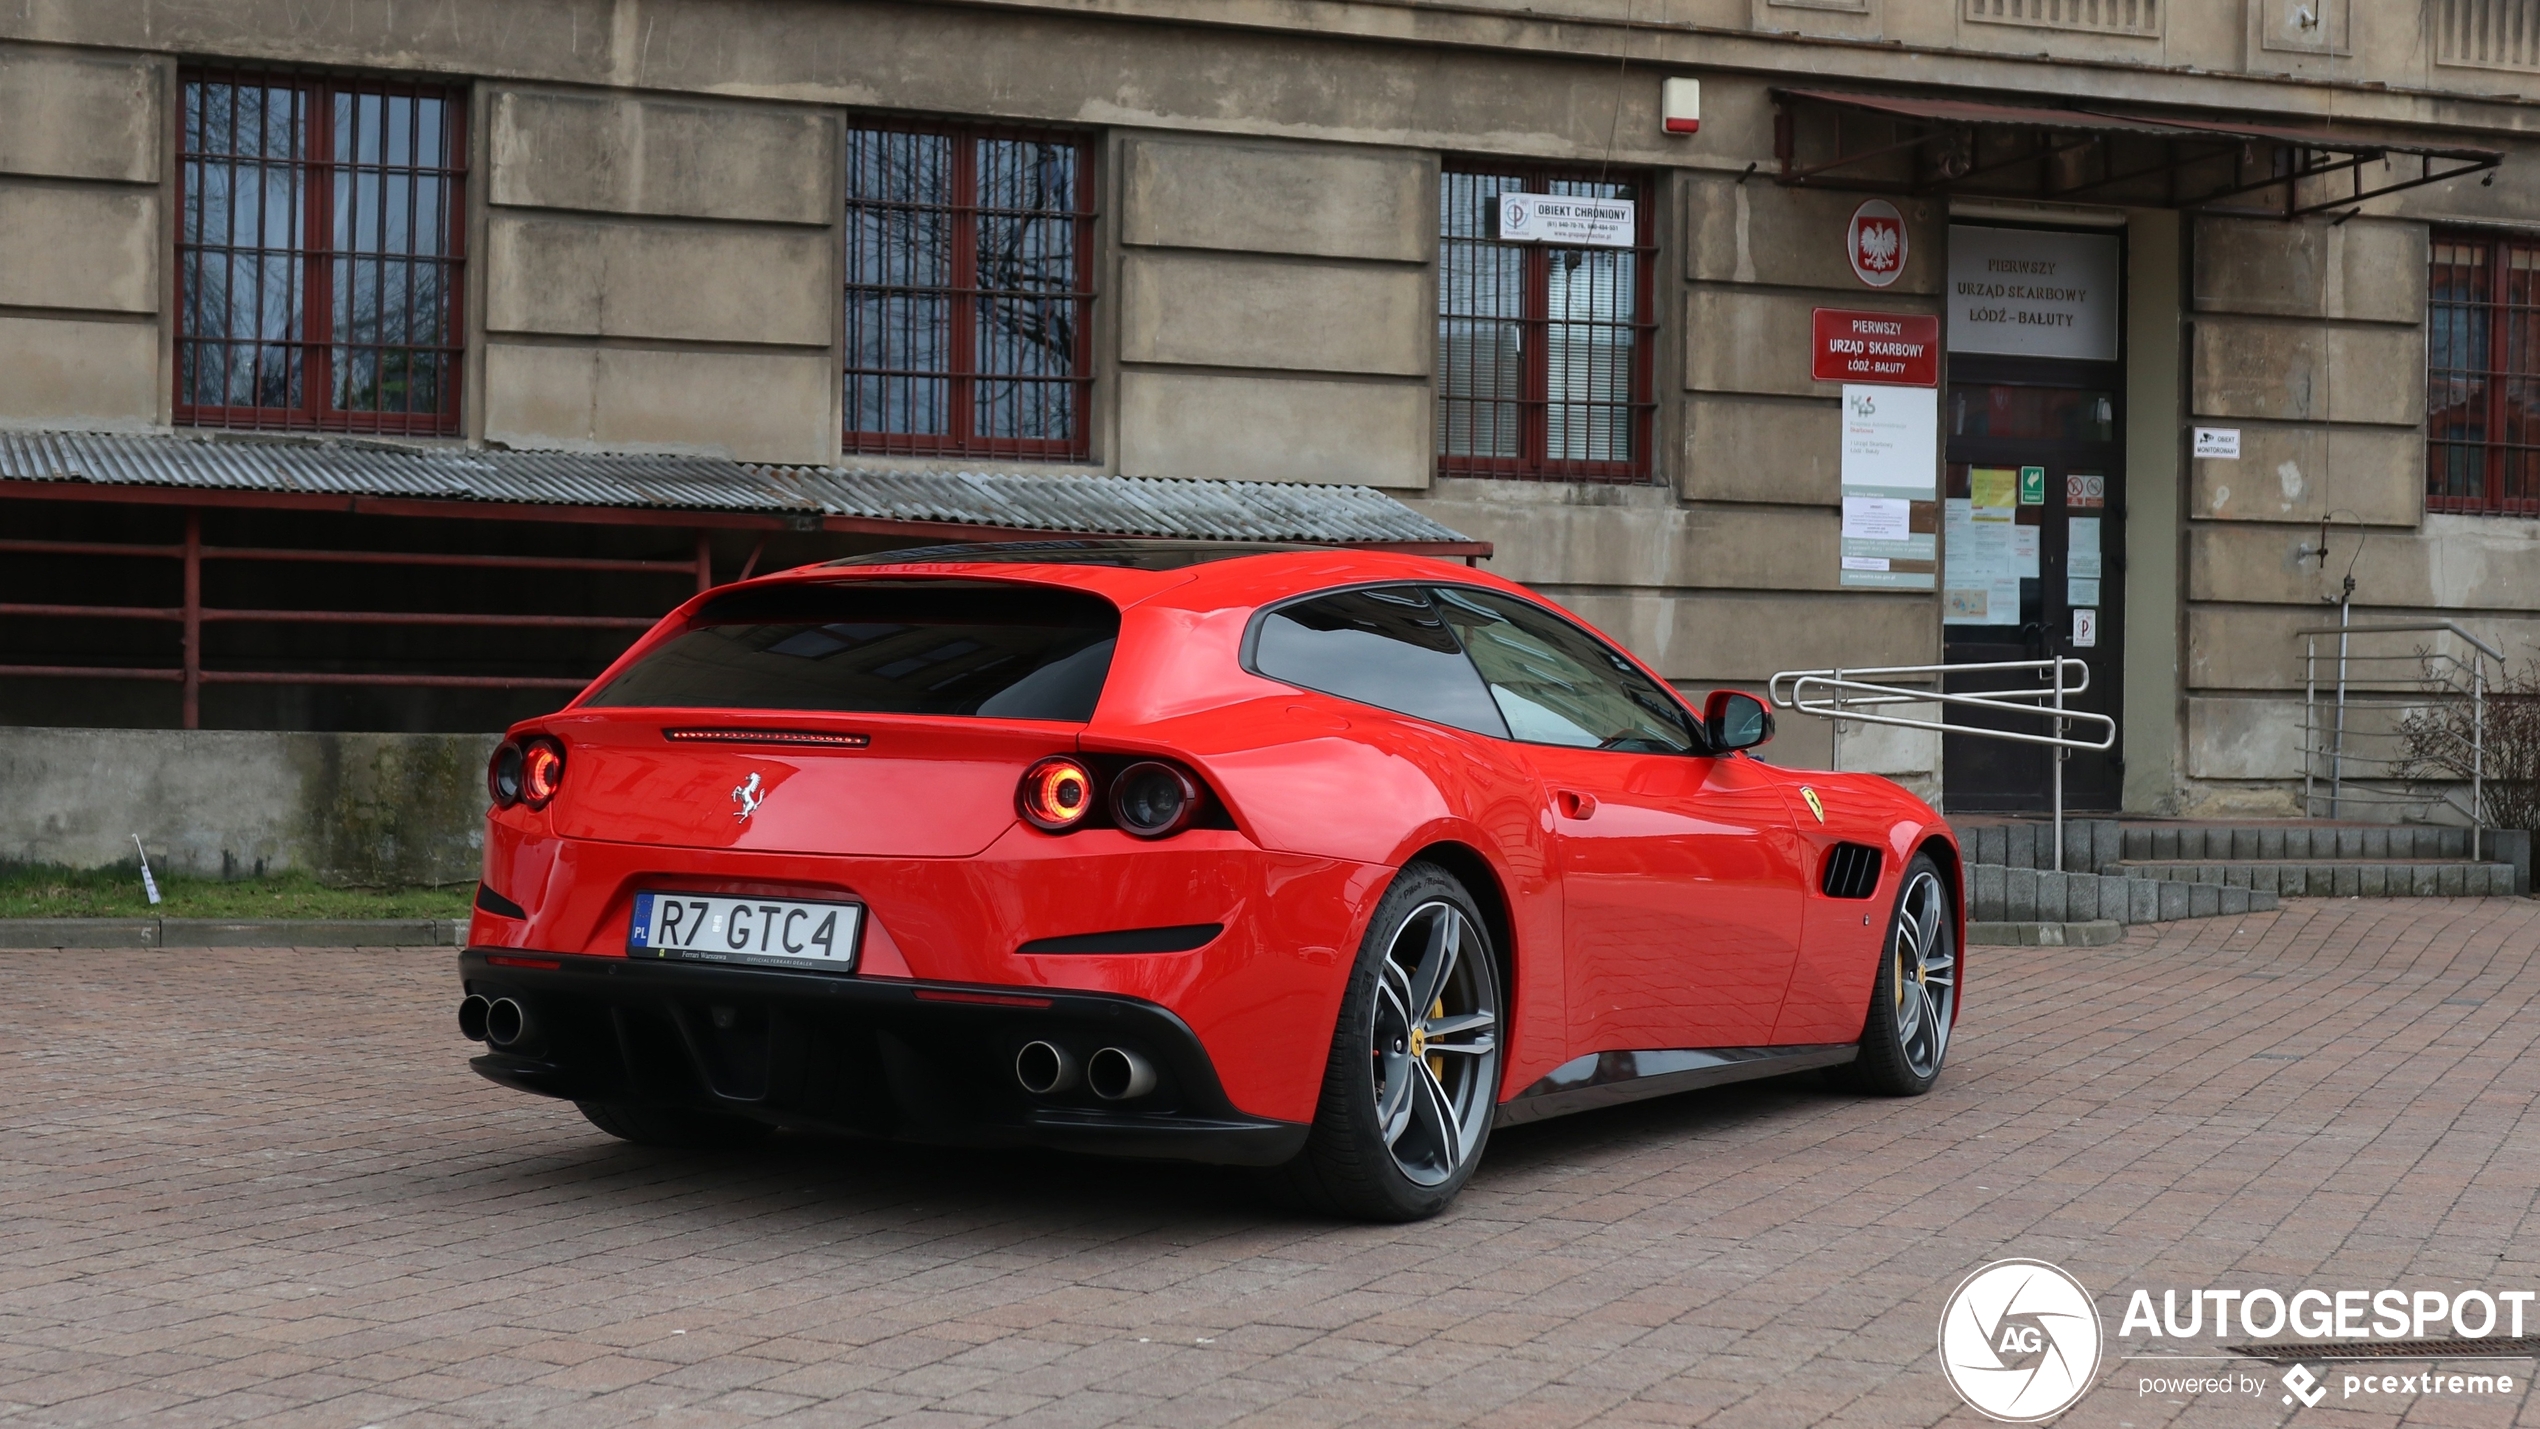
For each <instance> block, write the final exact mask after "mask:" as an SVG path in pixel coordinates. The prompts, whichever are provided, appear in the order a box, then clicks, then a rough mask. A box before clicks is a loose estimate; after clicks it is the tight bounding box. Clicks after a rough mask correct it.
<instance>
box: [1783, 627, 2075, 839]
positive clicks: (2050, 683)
mask: <svg viewBox="0 0 2540 1429" xmlns="http://www.w3.org/2000/svg"><path fill="white" fill-rule="evenodd" d="M2021 671H2027V672H2028V673H2030V674H2033V675H2035V676H2037V677H2038V679H2039V681H2040V683H2039V684H2038V685H2037V686H2036V687H2035V688H2032V689H2020V688H2014V689H2008V690H1983V691H1977V692H1972V693H1964V692H1962V693H1954V694H1953V693H1951V692H1949V691H1948V690H1946V689H1945V688H1943V684H1944V682H1945V681H1946V680H1947V679H1948V678H1949V677H1950V676H1952V675H1977V674H1993V675H2005V674H2017V673H2019V672H2021ZM1900 680H1906V681H1929V684H1928V686H1918V685H1912V684H1899V683H1896V682H1897V681H1900ZM2089 688H2090V666H2089V664H2088V663H2087V662H2085V661H2082V660H2077V659H2075V658H2073V657H2072V656H2070V655H2066V656H2062V657H2060V658H2056V659H2048V660H1995V661H1989V662H1979V663H1976V664H1970V665H1878V666H1872V667H1870V668H1867V669H1832V670H1783V671H1781V672H1780V673H1778V674H1776V675H1774V676H1773V678H1772V680H1771V682H1770V683H1768V684H1767V685H1766V686H1765V689H1766V690H1767V692H1768V693H1769V694H1770V695H1771V696H1772V701H1773V703H1774V704H1776V705H1779V706H1780V707H1781V708H1783V709H1786V710H1794V711H1796V712H1798V713H1800V714H1808V715H1815V716H1817V717H1819V718H1820V719H1830V720H1834V721H1836V724H1835V762H1836V765H1837V767H1841V764H1842V757H1843V745H1842V738H1843V733H1842V731H1843V725H1842V721H1844V720H1855V721H1858V722H1860V723H1862V724H1884V725H1893V726H1895V727H1897V728H1899V729H1927V730H1932V731H1935V732H1937V733H1940V734H1944V735H1947V734H1963V735H1971V736H1973V737H1975V738H1977V739H2000V740H2008V741H2010V742H2012V743H2015V744H2041V745H2045V746H2047V747H2049V748H2051V749H2053V750H2054V751H2055V757H2054V759H2053V760H2052V761H2050V762H2051V763H2052V764H2053V766H2054V801H2055V867H2056V868H2057V869H2058V870H2060V869H2062V868H2063V866H2064V761H2065V760H2066V759H2069V758H2071V757H2072V752H2073V751H2074V750H2076V749H2087V750H2092V751H2099V750H2105V749H2107V748H2109V747H2110V746H2112V745H2114V744H2115V743H2116V742H2117V722H2116V720H2114V719H2112V718H2110V717H2109V716H2107V715H2103V714H2094V713H2092V712H2091V711H2089V710H2076V709H2067V708H2065V707H2064V699H2065V697H2066V696H2068V695H2076V694H2079V693H2081V692H2082V691H2084V690H2087V689H2089ZM1897 705H1937V706H1940V714H1939V716H1938V717H1937V718H1932V719H1922V718H1916V717H1913V716H1910V715H1904V714H1888V713H1881V712H1880V711H1883V710H1887V709H1892V708H1893V707H1895V706H1897ZM1953 706H1954V707H1957V708H1961V709H1981V710H1986V711H1990V712H1991V713H1994V714H1997V715H2009V716H2012V717H2014V718H2023V717H2025V718H2032V719H2036V720H2038V721H2040V722H2041V723H2043V724H2044V725H2045V728H2044V729H2043V730H2040V731H2035V732H2032V731H2027V730H2018V729H1988V728H1985V727H1983V726H1980V725H1970V724H1951V723H1950V722H1949V711H1950V708H1951V707H1953ZM2093 728H2095V729H2096V730H2097V731H2098V737H2097V738H2096V739H2091V738H2087V737H2082V736H2081V734H2080V731H2083V730H2088V729H2093Z"/></svg>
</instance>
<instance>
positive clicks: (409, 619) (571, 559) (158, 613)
mask: <svg viewBox="0 0 2540 1429" xmlns="http://www.w3.org/2000/svg"><path fill="white" fill-rule="evenodd" d="M202 531H203V527H202V514H201V513H200V512H199V511H196V510H191V509H189V510H188V511H187V512H186V513H185V536H184V539H183V540H182V541H179V542H178V543H176V544H174V545H152V544H143V543H135V542H108V541H57V540H14V539H10V540H0V553H20V554H29V555H38V554H40V555H86V556H123V557H133V556H140V557H161V558H167V559H172V560H178V561H182V562H183V563H184V597H183V601H182V603H181V604H178V605H173V606H144V605H57V604H45V603H37V602H12V603H0V618H5V617H19V618H26V619H50V620H60V619H79V620H142V621H163V622H168V623H172V624H177V625H180V626H182V627H183V629H184V639H183V641H182V642H181V646H180V649H181V654H180V656H179V661H178V663H177V664H176V665H174V666H109V665H33V664H18V665H10V664H0V679H6V678H8V677H10V676H19V677H23V678H29V679H91V680H141V681H162V682H168V683H174V684H179V685H182V686H183V687H184V689H183V696H182V705H181V708H182V721H181V722H182V727H183V728H186V729H198V728H200V727H201V726H202V688H203V686H205V685H370V686H381V687H390V686H395V687H426V688H440V689H489V690H490V689H505V690H511V689H546V690H578V689H581V688H582V687H583V686H585V685H587V684H589V683H590V682H591V679H590V677H589V676H578V677H577V676H556V675H466V674H430V673H423V672H402V671H393V670H379V671H333V670H250V669H211V668H206V667H205V665H204V663H203V627H204V626H205V625H207V624H220V623H224V622H236V623H251V624H301V625H309V624H316V625H380V626H426V625H437V626H461V627H468V628H475V629H485V630H519V629H546V630H568V629H585V630H589V629H615V630H627V631H641V630H648V629H650V628H651V627H652V626H653V625H654V623H655V622H656V621H658V620H659V619H660V617H659V616H649V615H645V616H638V615H539V614H527V613H498V612H475V611H420V610H415V611H409V610H319V609H310V610H242V609H233V608H226V607H216V606H206V605H205V604H203V565H204V563H205V562H208V561H282V562H302V563H312V564H327V565H356V566H439V567H462V568H482V569H511V570H543V571H583V572H593V573H596V572H600V571H631V572H653V573H658V574H661V575H675V576H678V577H680V578H682V579H683V580H693V582H694V584H695V588H696V590H698V591H700V592H702V591H705V590H709V589H711V588H712V587H713V585H714V566H713V546H712V544H711V543H710V542H709V540H708V539H707V537H706V534H705V533H704V532H702V531H700V532H698V533H697V538H696V540H697V544H696V557H695V559H693V560H685V561H679V560H639V559H632V558H607V557H591V556H503V555H472V554H467V553H462V552H436V551H355V550H304V549H291V548H274V547H262V546H212V545H205V544H204V542H203V536H202ZM756 559H757V558H756V556H755V554H754V555H753V556H752V560H753V562H755V560H756ZM746 574H747V572H746V571H745V572H744V575H746Z"/></svg>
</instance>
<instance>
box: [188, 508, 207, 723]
mask: <svg viewBox="0 0 2540 1429" xmlns="http://www.w3.org/2000/svg"><path fill="white" fill-rule="evenodd" d="M184 552H185V664H184V670H185V701H184V703H185V715H184V721H185V722H184V728H186V729H201V728H202V727H203V513H202V512H201V511H199V510H197V509H196V508H194V507H191V506H189V507H187V508H185V548H184Z"/></svg>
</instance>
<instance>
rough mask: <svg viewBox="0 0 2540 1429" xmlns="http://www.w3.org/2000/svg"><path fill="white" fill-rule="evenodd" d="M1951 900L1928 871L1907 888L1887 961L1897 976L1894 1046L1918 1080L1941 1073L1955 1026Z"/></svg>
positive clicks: (1955, 964)
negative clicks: (1950, 923) (1899, 1049)
mask: <svg viewBox="0 0 2540 1429" xmlns="http://www.w3.org/2000/svg"><path fill="white" fill-rule="evenodd" d="M1949 931H1950V929H1949V896H1948V894H1946V893H1945V892H1943V891H1942V890H1941V887H1940V880H1939V878H1937V877H1935V876H1934V875H1933V874H1931V873H1930V872H1928V871H1925V872H1920V873H1917V874H1916V875H1915V876H1914V880H1913V882H1911V883H1909V884H1907V885H1906V888H1905V897H1904V899H1903V901H1902V902H1901V903H1900V904H1899V905H1898V908H1897V916H1896V934H1895V939H1894V945H1893V947H1892V949H1891V951H1890V954H1889V956H1890V957H1891V958H1892V959H1893V960H1894V961H1895V965H1896V966H1895V973H1896V1041H1897V1044H1898V1046H1899V1047H1900V1048H1902V1050H1903V1051H1904V1053H1905V1064H1906V1066H1907V1067H1909V1068H1910V1069H1912V1071H1913V1073H1914V1075H1915V1076H1917V1077H1921V1078H1929V1077H1931V1076H1932V1075H1934V1074H1935V1073H1937V1072H1939V1070H1940V1059H1941V1057H1942V1056H1943V1055H1945V1054H1946V1053H1947V1052H1948V1050H1949V1030H1950V1028H1951V1027H1952V1026H1953V1025H1955V1023H1956V1022H1957V1011H1958V955H1957V953H1956V951H1955V950H1954V949H1952V948H1951V947H1950V945H1949Z"/></svg>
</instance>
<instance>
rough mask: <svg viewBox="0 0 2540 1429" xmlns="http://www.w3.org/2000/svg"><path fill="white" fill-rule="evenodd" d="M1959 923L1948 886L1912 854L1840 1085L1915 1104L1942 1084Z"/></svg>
mask: <svg viewBox="0 0 2540 1429" xmlns="http://www.w3.org/2000/svg"><path fill="white" fill-rule="evenodd" d="M1958 973H1959V964H1958V920H1957V918H1956V916H1955V909H1954V907H1953V905H1952V903H1951V901H1950V897H1949V887H1948V882H1947V880H1945V879H1943V878H1942V877H1941V874H1940V865H1938V864H1936V863H1934V862H1932V860H1931V856H1930V855H1929V854H1920V853H1918V854H1916V855H1914V858H1913V861H1912V862H1910V863H1908V864H1906V865H1905V876H1904V878H1902V879H1901V880H1899V881H1898V887H1897V890H1896V911H1895V912H1894V913H1893V914H1892V915H1891V916H1890V917H1889V919H1888V924H1887V940H1886V942H1885V943H1883V944H1882V945H1881V947H1880V953H1879V971H1878V976H1877V977H1875V978H1873V979H1872V980H1871V982H1870V1012H1869V1017H1868V1019H1867V1020H1866V1021H1864V1022H1863V1024H1862V1026H1861V1056H1860V1059H1859V1060H1858V1061H1855V1062H1854V1063H1853V1064H1852V1065H1851V1066H1849V1067H1846V1068H1844V1069H1843V1074H1842V1076H1841V1078H1840V1080H1841V1081H1842V1082H1843V1083H1844V1084H1845V1085H1847V1086H1849V1087H1850V1088H1852V1089H1853V1090H1854V1091H1860V1092H1868V1093H1870V1094H1871V1095H1873V1096H1886V1097H1918V1096H1921V1095H1922V1094H1923V1093H1925V1092H1927V1091H1930V1090H1931V1089H1932V1084H1933V1083H1934V1082H1937V1081H1939V1080H1940V1067H1941V1063H1942V1062H1943V1061H1944V1060H1946V1059H1947V1057H1948V1055H1949V1037H1950V1034H1951V1033H1952V1032H1953V1031H1955V1030H1956V1028H1957V1023H1958Z"/></svg>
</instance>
